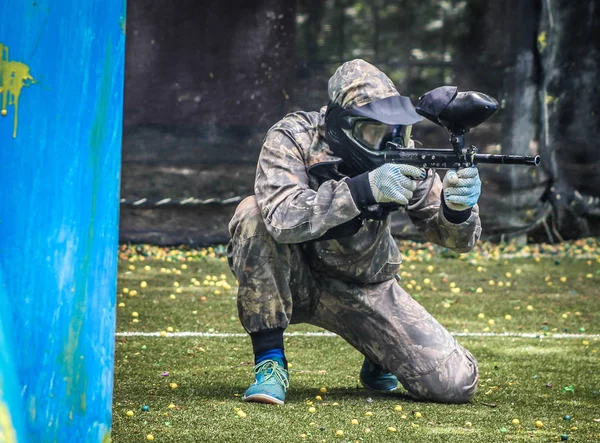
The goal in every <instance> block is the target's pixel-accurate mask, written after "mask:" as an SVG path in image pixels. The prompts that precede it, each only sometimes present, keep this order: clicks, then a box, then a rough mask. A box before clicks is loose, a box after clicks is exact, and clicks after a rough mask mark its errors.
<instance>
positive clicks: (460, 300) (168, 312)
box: [112, 239, 600, 443]
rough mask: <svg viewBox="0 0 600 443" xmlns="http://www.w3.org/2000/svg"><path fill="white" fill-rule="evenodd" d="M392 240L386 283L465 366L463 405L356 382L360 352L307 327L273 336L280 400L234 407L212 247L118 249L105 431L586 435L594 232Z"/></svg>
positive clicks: (223, 283)
mask: <svg viewBox="0 0 600 443" xmlns="http://www.w3.org/2000/svg"><path fill="white" fill-rule="evenodd" d="M400 248H401V251H402V253H403V257H404V263H403V265H402V269H401V276H402V282H401V284H402V285H403V286H404V287H405V289H407V291H408V292H409V293H411V294H413V296H414V297H415V298H416V299H417V300H418V301H419V302H420V303H421V304H423V305H424V306H425V307H426V308H427V310H428V311H429V312H431V313H432V314H433V315H434V316H435V317H436V318H437V319H438V321H440V322H441V323H442V324H443V325H445V326H446V327H447V328H448V329H449V330H450V331H452V332H453V333H455V334H456V335H457V338H458V340H459V341H460V343H461V344H463V345H464V346H465V347H467V348H468V349H469V350H470V351H471V352H472V353H473V354H474V355H475V357H476V358H477V359H478V361H479V368H480V384H479V390H478V393H477V394H476V396H475V398H474V400H473V401H472V402H471V403H470V404H466V405H441V404H431V403H423V402H415V401H412V400H410V399H409V398H407V397H406V396H404V395H403V390H402V389H399V390H398V391H396V393H390V394H380V393H374V392H372V391H367V390H365V389H363V388H362V387H361V386H360V383H359V381H358V372H359V369H360V365H361V363H362V356H361V355H360V354H359V353H358V352H357V351H356V350H354V349H353V348H351V347H350V346H349V345H348V344H346V342H345V341H343V340H342V339H340V338H339V337H335V336H330V335H328V334H324V333H323V332H324V331H322V330H320V329H318V328H315V327H312V326H308V325H294V326H291V327H290V328H289V329H288V330H287V332H288V333H290V334H289V335H287V336H286V339H285V344H286V356H287V358H288V360H289V362H290V378H291V380H290V383H291V386H290V390H289V391H288V396H287V399H286V404H285V405H284V406H270V405H262V404H251V403H243V402H241V400H240V397H241V395H242V394H243V393H244V391H245V389H246V388H247V387H248V386H249V384H250V383H251V382H252V381H253V371H252V369H253V355H252V350H251V345H250V340H249V338H248V337H247V336H245V334H243V329H242V328H241V326H240V324H239V321H238V319H237V308H236V301H235V294H236V290H237V287H236V282H235V278H234V277H233V275H232V274H231V272H230V271H229V268H228V266H227V263H226V261H225V258H224V257H223V254H224V250H223V248H222V247H217V248H214V249H213V248H209V249H202V250H191V249H165V248H157V247H151V246H125V245H123V246H121V248H120V254H119V277H118V299H117V303H118V304H119V307H118V308H117V309H118V311H117V312H118V314H117V333H118V335H117V339H116V357H115V358H116V361H115V385H114V403H113V429H112V441H113V442H117V443H125V442H142V441H148V440H153V441H156V442H177V443H185V442H339V443H341V442H445V443H450V442H500V441H518V442H521V441H528V442H529V441H535V442H538V441H539V442H554V441H561V440H562V441H564V440H566V439H568V441H573V442H593V441H600V357H599V351H600V242H599V241H598V239H583V240H579V241H576V242H567V243H562V244H560V245H557V246H552V245H529V246H525V247H521V246H516V245H512V244H502V245H492V244H487V243H480V244H479V245H478V246H477V248H476V249H475V250H474V251H472V252H470V253H468V254H461V255H458V254H454V253H451V252H449V251H447V250H446V249H444V248H440V247H437V246H433V245H430V244H419V243H414V242H402V243H401V244H400ZM186 333H191V334H186ZM323 388H324V389H323ZM322 391H326V392H325V393H323V392H322ZM142 406H147V407H148V408H149V410H147V411H143V410H142ZM144 409H146V408H144ZM536 422H537V424H536Z"/></svg>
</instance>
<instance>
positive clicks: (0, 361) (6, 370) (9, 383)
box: [0, 272, 25, 443]
mask: <svg viewBox="0 0 600 443" xmlns="http://www.w3.org/2000/svg"><path fill="white" fill-rule="evenodd" d="M9 306H10V305H9V301H8V296H7V294H6V286H5V284H4V280H3V278H2V273H1V272H0V442H3V441H6V442H7V443H12V442H10V440H9V437H8V436H10V435H11V434H12V436H13V437H14V438H16V439H17V441H21V442H22V441H25V432H24V426H23V406H22V403H21V393H20V389H19V384H18V382H17V371H16V368H15V358H14V355H15V353H14V338H13V336H12V331H11V329H10V326H11V324H10V323H9V320H10V317H9V313H10V312H11V311H10V310H9ZM3 439H4V440H3Z"/></svg>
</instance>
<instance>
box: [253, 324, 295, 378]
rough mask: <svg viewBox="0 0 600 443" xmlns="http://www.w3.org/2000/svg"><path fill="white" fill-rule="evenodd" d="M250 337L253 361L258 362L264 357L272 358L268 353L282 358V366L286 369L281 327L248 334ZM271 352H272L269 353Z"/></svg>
mask: <svg viewBox="0 0 600 443" xmlns="http://www.w3.org/2000/svg"><path fill="white" fill-rule="evenodd" d="M250 338H251V339H252V348H253V350H254V357H255V363H259V362H260V361H262V360H264V359H265V358H272V357H269V355H273V356H275V357H279V358H281V359H282V360H283V364H284V367H285V368H286V369H287V360H286V359H285V356H284V353H283V349H284V347H283V329H282V328H275V329H266V330H263V331H259V332H253V333H251V334H250ZM271 353H273V354H271ZM265 356H266V357H265Z"/></svg>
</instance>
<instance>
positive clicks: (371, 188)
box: [228, 60, 481, 404]
mask: <svg viewBox="0 0 600 443" xmlns="http://www.w3.org/2000/svg"><path fill="white" fill-rule="evenodd" d="M328 93H329V104H328V105H327V106H326V107H323V108H322V109H321V111H320V112H294V113H290V114H288V115H286V116H285V117H284V118H283V119H282V120H281V121H279V122H278V123H276V124H275V125H274V126H273V127H272V128H271V129H270V130H269V131H268V132H267V134H266V136H265V138H264V143H263V146H262V150H261V153H260V157H259V160H258V166H257V171H256V180H255V184H254V191H255V195H253V196H250V197H247V198H246V199H245V200H243V201H242V202H241V203H240V204H239V206H238V207H237V209H236V212H235V215H234V216H233V218H232V220H231V222H230V224H229V232H230V235H231V241H230V242H229V245H228V259H229V264H230V267H231V269H232V271H233V273H234V274H235V275H236V277H237V279H238V281H239V291H238V312H239V317H240V320H241V323H242V325H243V327H244V329H245V330H246V331H247V332H248V333H249V334H250V338H251V340H252V346H253V350H254V355H255V367H254V372H255V381H254V383H252V385H251V386H250V387H249V388H248V390H247V391H246V393H245V394H244V396H243V400H245V401H251V402H262V403H272V404H283V403H284V401H285V397H286V392H287V389H288V387H289V374H288V370H287V361H286V358H285V354H284V342H283V333H284V331H285V329H286V328H287V327H288V325H289V324H290V323H309V324H312V325H316V326H318V327H321V328H324V329H327V330H329V331H331V332H334V333H335V334H337V335H339V336H341V337H342V338H344V339H345V340H346V341H347V342H348V343H350V344H351V345H352V346H353V347H354V348H356V349H357V350H358V351H359V352H360V353H362V354H363V355H364V357H365V359H364V362H363V365H362V368H361V370H360V375H359V377H360V381H361V383H362V384H363V385H364V386H365V387H366V388H369V389H375V390H381V391H392V390H394V389H396V388H397V386H398V382H399V383H400V384H402V386H403V387H404V388H405V389H406V390H407V391H408V394H409V395H410V396H411V397H413V398H415V399H418V400H425V401H435V402H444V403H464V402H468V401H469V400H470V399H471V398H472V397H473V395H474V393H475V390H476V387H477V380H478V371H477V362H476V360H475V358H474V357H473V356H472V355H471V354H470V353H469V351H467V350H466V349H464V348H463V347H462V346H460V345H459V344H458V343H457V342H456V340H455V339H454V338H453V336H452V335H451V334H450V333H449V332H448V331H447V330H446V329H445V328H444V327H443V326H442V325H440V324H439V323H438V322H437V321H436V320H435V319H434V318H433V317H432V316H431V315H430V314H429V313H428V312H427V311H426V310H425V309H424V308H423V307H422V306H421V305H419V304H418V303H417V302H416V301H415V300H413V299H412V298H411V296H410V295H409V294H408V293H406V292H405V291H404V289H402V287H401V284H400V283H399V282H398V280H399V277H398V275H397V272H398V268H399V265H400V262H401V257H400V253H399V251H398V247H397V245H396V243H395V241H394V239H393V238H392V236H391V233H390V213H391V212H392V211H394V210H397V209H399V208H400V207H405V208H406V211H407V214H408V215H409V216H410V219H411V221H412V222H413V223H414V224H415V226H416V227H417V228H418V230H419V231H420V232H421V233H422V234H423V235H424V237H425V239H426V240H428V241H432V242H435V243H436V244H439V245H442V246H445V247H447V248H450V249H453V250H455V251H459V252H466V251H469V250H470V249H472V248H473V246H474V245H475V243H476V242H477V240H478V239H479V236H480V233H481V224H480V220H479V215H478V207H477V205H476V203H477V200H478V198H479V195H480V192H481V182H480V179H479V174H478V171H477V168H475V167H471V168H464V169H459V170H458V171H457V170H449V171H448V172H447V173H446V175H445V177H444V181H443V182H442V181H441V180H440V177H439V175H438V174H437V173H436V172H435V170H433V169H430V170H428V171H425V170H423V169H420V168H417V167H415V166H409V165H402V164H381V163H379V164H377V163H376V162H374V161H373V158H375V157H376V156H377V153H380V152H381V150H383V149H385V143H386V141H388V140H392V139H394V141H396V142H398V141H400V142H401V143H402V145H403V146H404V147H407V148H411V147H414V146H413V141H412V140H411V139H410V130H411V126H412V125H413V124H414V123H417V122H418V121H420V120H421V116H420V115H419V114H418V113H417V112H416V111H415V108H414V107H413V105H412V103H411V102H410V99H409V98H408V97H403V96H401V95H400V94H399V93H398V91H397V90H396V88H395V86H394V84H393V83H392V81H391V80H390V79H389V78H388V77H387V76H386V75H385V74H384V73H383V72H381V71H380V70H378V69H377V68H376V67H374V66H373V65H371V64H369V63H367V62H365V61H363V60H352V61H349V62H346V63H344V64H343V65H341V66H340V67H339V68H338V69H337V70H336V72H335V73H334V74H333V76H332V77H331V78H330V80H329V84H328Z"/></svg>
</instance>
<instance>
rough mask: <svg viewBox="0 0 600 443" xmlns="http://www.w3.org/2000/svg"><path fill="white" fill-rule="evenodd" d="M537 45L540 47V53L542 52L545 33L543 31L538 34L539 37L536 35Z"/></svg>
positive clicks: (544, 46)
mask: <svg viewBox="0 0 600 443" xmlns="http://www.w3.org/2000/svg"><path fill="white" fill-rule="evenodd" d="M537 40H538V44H539V45H540V52H544V49H546V44H547V42H546V31H543V32H541V33H540V35H538V39H537Z"/></svg>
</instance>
